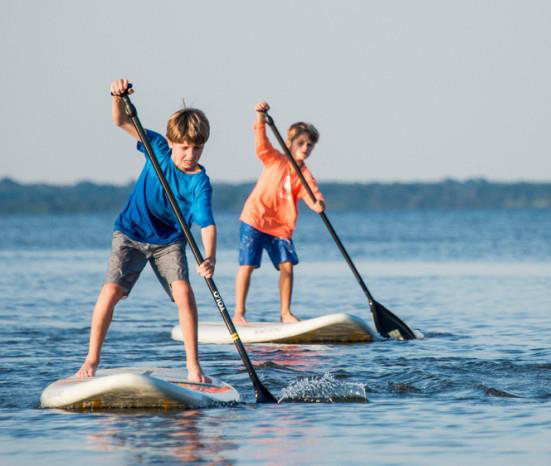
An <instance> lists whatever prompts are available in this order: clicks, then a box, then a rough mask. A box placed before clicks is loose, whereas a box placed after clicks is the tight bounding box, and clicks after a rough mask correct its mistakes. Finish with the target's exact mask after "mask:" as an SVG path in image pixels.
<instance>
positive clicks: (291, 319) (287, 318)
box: [279, 311, 299, 324]
mask: <svg viewBox="0 0 551 466" xmlns="http://www.w3.org/2000/svg"><path fill="white" fill-rule="evenodd" d="M279 320H280V321H281V322H283V323H284V324H293V323H295V322H299V319H298V318H297V316H295V315H294V314H293V313H292V312H291V311H289V312H282V313H281V316H280V317H279Z"/></svg>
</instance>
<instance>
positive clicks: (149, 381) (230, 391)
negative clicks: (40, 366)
mask: <svg viewBox="0 0 551 466" xmlns="http://www.w3.org/2000/svg"><path fill="white" fill-rule="evenodd" d="M236 401H239V392H238V391H237V390H235V388H233V387H232V386H231V385H228V384H226V383H224V382H220V381H214V380H213V383H209V384H204V383H194V382H189V381H187V380H186V379H185V376H184V370H183V369H169V368H161V369H159V368H147V367H121V368H116V369H99V370H98V371H97V372H96V376H95V377H86V378H77V377H75V376H71V377H68V378H66V379H61V380H58V381H57V382H54V383H52V384H50V385H48V386H47V387H46V388H45V389H44V391H43V392H42V396H41V397H40V403H41V406H42V407H43V408H65V409H76V410H82V409H122V408H156V409H175V408H203V407H206V406H209V405H215V404H217V403H230V402H236Z"/></svg>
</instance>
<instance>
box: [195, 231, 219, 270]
mask: <svg viewBox="0 0 551 466" xmlns="http://www.w3.org/2000/svg"><path fill="white" fill-rule="evenodd" d="M201 240H202V241H203V248H204V249H205V258H204V260H203V263H202V264H201V265H199V266H198V267H197V272H198V273H199V275H201V277H203V278H211V277H212V276H213V274H214V266H215V265H216V225H209V226H208V227H205V228H201Z"/></svg>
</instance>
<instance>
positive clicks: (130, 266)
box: [105, 231, 189, 301]
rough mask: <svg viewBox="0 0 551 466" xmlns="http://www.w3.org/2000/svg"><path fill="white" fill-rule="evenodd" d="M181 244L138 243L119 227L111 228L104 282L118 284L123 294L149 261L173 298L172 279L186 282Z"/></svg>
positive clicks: (183, 244)
mask: <svg viewBox="0 0 551 466" xmlns="http://www.w3.org/2000/svg"><path fill="white" fill-rule="evenodd" d="M185 248H186V243H185V241H176V242H175V243H170V244H151V243H142V242H140V241H134V240H133V239H130V238H129V237H128V236H126V235H124V234H123V233H121V232H120V231H114V232H113V241H112V243H111V255H110V256H109V265H108V270H107V277H106V279H105V283H115V284H117V285H119V286H120V287H121V288H122V289H123V290H124V292H125V293H124V297H127V296H128V295H129V294H130V291H132V287H133V286H134V284H135V283H136V281H137V280H138V277H139V276H140V273H141V272H142V270H143V269H144V267H145V264H146V263H147V262H148V261H149V263H150V264H151V268H152V269H153V271H154V272H155V275H156V276H157V279H158V280H159V282H160V283H161V285H162V286H163V288H164V290H165V291H166V292H167V294H168V296H169V297H170V299H171V300H172V301H174V299H173V297H172V290H171V286H170V285H171V283H172V282H174V281H176V280H185V281H186V282H189V276H188V267H187V260H186V253H185Z"/></svg>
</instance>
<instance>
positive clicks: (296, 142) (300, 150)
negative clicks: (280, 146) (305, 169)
mask: <svg viewBox="0 0 551 466" xmlns="http://www.w3.org/2000/svg"><path fill="white" fill-rule="evenodd" d="M315 145H316V144H315V143H313V142H312V140H311V139H310V136H308V135H307V134H301V135H300V136H297V137H296V138H295V139H293V140H292V141H289V140H287V147H288V148H289V150H290V151H291V155H292V156H293V158H294V159H295V160H296V162H297V165H298V166H299V167H301V166H302V164H303V163H304V161H305V160H306V159H307V158H308V157H309V156H310V153H311V152H312V149H314V146H315Z"/></svg>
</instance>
